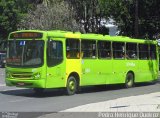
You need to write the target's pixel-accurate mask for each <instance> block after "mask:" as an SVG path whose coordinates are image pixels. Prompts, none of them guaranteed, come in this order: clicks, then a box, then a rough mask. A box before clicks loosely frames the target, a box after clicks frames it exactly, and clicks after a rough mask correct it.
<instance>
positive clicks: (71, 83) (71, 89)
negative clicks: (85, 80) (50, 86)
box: [66, 76, 77, 95]
mask: <svg viewBox="0 0 160 118" xmlns="http://www.w3.org/2000/svg"><path fill="white" fill-rule="evenodd" d="M76 91H77V81H76V79H75V77H74V76H70V77H69V78H68V80H67V87H66V92H67V95H74V94H75V93H76Z"/></svg>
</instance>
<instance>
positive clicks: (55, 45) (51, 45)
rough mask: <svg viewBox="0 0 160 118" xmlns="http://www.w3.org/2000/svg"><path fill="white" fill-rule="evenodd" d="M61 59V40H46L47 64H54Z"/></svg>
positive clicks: (58, 62)
mask: <svg viewBox="0 0 160 118" xmlns="http://www.w3.org/2000/svg"><path fill="white" fill-rule="evenodd" d="M62 61H63V45H62V42H61V41H48V50H47V65H48V66H49V67H50V66H55V65H58V64H60V63H61V62H62Z"/></svg>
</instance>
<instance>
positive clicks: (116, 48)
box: [112, 42, 125, 59]
mask: <svg viewBox="0 0 160 118" xmlns="http://www.w3.org/2000/svg"><path fill="white" fill-rule="evenodd" d="M112 44H113V58H115V59H124V58H125V43H120V42H113V43H112Z"/></svg>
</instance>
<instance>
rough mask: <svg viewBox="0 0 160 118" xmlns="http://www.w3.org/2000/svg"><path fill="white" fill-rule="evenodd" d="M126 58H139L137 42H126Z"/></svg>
mask: <svg viewBox="0 0 160 118" xmlns="http://www.w3.org/2000/svg"><path fill="white" fill-rule="evenodd" d="M126 58H127V59H137V44H136V43H127V44H126Z"/></svg>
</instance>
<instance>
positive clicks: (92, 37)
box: [9, 30, 157, 44]
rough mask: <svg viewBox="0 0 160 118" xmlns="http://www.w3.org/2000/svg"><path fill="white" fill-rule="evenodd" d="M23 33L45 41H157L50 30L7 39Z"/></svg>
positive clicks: (154, 42)
mask: <svg viewBox="0 0 160 118" xmlns="http://www.w3.org/2000/svg"><path fill="white" fill-rule="evenodd" d="M25 32H32V33H33V32H35V33H42V34H43V37H42V38H43V39H47V38H45V37H50V38H52V37H53V38H79V39H86V40H105V41H118V42H133V43H150V44H156V43H157V41H155V40H144V39H134V38H130V37H125V36H109V35H102V34H93V33H86V34H81V33H80V32H71V31H62V30H52V31H42V30H21V31H15V32H11V33H10V35H9V39H10V36H11V34H15V33H25Z"/></svg>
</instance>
